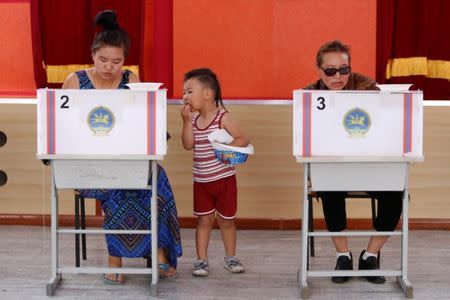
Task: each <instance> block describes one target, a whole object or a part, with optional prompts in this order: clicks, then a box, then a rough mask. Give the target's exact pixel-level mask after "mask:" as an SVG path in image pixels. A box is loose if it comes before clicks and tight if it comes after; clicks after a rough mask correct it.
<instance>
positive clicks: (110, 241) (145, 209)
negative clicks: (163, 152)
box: [76, 70, 182, 267]
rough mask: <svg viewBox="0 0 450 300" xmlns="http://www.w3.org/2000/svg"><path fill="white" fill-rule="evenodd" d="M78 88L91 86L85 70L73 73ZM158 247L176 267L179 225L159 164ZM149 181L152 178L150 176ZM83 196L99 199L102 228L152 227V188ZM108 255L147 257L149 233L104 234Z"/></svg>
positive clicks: (126, 74)
mask: <svg viewBox="0 0 450 300" xmlns="http://www.w3.org/2000/svg"><path fill="white" fill-rule="evenodd" d="M76 75H77V76H78V79H79V81H80V89H94V88H95V87H94V85H93V84H92V82H91V80H90V79H89V77H88V76H87V73H86V71H85V70H82V71H78V72H76ZM129 75H130V71H129V70H125V71H124V72H123V76H122V80H121V82H120V84H119V86H118V88H119V89H126V88H128V87H127V86H126V84H127V83H128V80H129ZM157 182H158V211H159V216H158V247H160V248H164V249H167V252H168V259H169V264H170V265H171V266H173V267H176V266H177V258H178V257H180V256H181V255H182V248H181V236H180V225H179V223H178V217H177V208H176V206H175V198H174V196H173V193H172V188H171V187H170V183H169V179H168V178H167V175H166V172H165V171H164V169H163V168H162V167H161V166H160V165H158V181H157ZM149 184H151V179H149ZM80 193H81V194H82V195H83V196H84V197H86V198H95V199H97V200H98V201H100V203H101V205H102V208H103V212H104V213H105V220H104V222H103V228H104V229H116V230H124V229H127V230H149V229H150V228H151V221H150V216H151V208H150V199H151V196H152V191H151V190H80ZM106 244H107V246H108V252H109V255H112V256H118V257H149V256H150V254H151V244H152V243H151V236H150V235H143V234H107V235H106Z"/></svg>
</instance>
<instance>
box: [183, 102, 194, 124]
mask: <svg viewBox="0 0 450 300" xmlns="http://www.w3.org/2000/svg"><path fill="white" fill-rule="evenodd" d="M181 117H182V118H183V121H185V122H187V121H189V122H190V121H191V120H192V113H191V106H190V105H189V104H188V103H185V104H184V105H183V106H182V107H181Z"/></svg>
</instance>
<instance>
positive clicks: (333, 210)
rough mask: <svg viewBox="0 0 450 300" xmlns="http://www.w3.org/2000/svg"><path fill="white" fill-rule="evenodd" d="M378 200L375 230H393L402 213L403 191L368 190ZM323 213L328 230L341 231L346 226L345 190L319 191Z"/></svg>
mask: <svg viewBox="0 0 450 300" xmlns="http://www.w3.org/2000/svg"><path fill="white" fill-rule="evenodd" d="M368 193H369V194H370V195H371V196H372V197H374V198H376V199H377V200H378V208H377V218H376V219H375V222H374V228H375V230H376V231H394V230H395V228H396V227H397V224H398V221H399V220H400V215H401V213H402V198H403V192H397V191H396V192H368ZM319 196H320V198H321V199H322V207H323V214H324V216H325V222H326V223H327V229H328V231H342V230H344V229H346V228H347V214H346V211H345V198H346V196H347V192H320V193H319Z"/></svg>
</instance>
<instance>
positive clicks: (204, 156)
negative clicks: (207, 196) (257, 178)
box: [192, 109, 235, 182]
mask: <svg viewBox="0 0 450 300" xmlns="http://www.w3.org/2000/svg"><path fill="white" fill-rule="evenodd" d="M225 113H226V111H225V110H223V109H219V111H218V112H217V114H216V117H215V118H214V120H213V121H212V122H211V124H209V126H208V127H206V128H198V126H197V121H198V118H199V116H200V115H197V116H193V117H192V128H193V130H194V140H195V143H194V168H193V171H194V172H193V173H194V181H196V182H211V181H215V180H219V179H222V178H225V177H229V176H232V175H234V174H235V170H234V167H233V166H230V165H227V164H224V163H223V162H221V161H220V160H218V159H217V158H216V156H215V155H214V149H213V147H212V144H211V143H210V142H209V140H208V135H209V134H210V133H211V132H213V131H214V130H218V129H220V121H221V119H222V117H223V115H224V114H225Z"/></svg>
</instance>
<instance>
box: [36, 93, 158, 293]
mask: <svg viewBox="0 0 450 300" xmlns="http://www.w3.org/2000/svg"><path fill="white" fill-rule="evenodd" d="M166 102H167V96H166V90H57V89H40V90H38V106H37V122H38V123H37V141H38V153H37V158H39V159H48V160H51V168H52V193H51V194H52V196H51V198H52V199H51V203H52V215H51V237H52V238H51V241H52V245H51V249H52V251H51V252H52V257H51V270H52V277H51V278H50V280H49V282H48V283H47V286H46V293H47V295H49V296H50V295H53V292H54V290H55V288H56V286H57V284H58V282H59V281H60V279H61V275H62V274H63V273H100V274H101V273H121V274H152V280H151V286H150V287H151V292H152V295H154V296H155V295H156V293H157V285H158V263H157V247H158V245H157V244H158V242H157V234H152V233H154V232H158V224H157V219H158V208H157V203H156V202H157V201H156V199H157V180H156V178H157V163H156V161H157V160H162V159H163V157H164V155H165V154H166V148H167V144H166V115H167V112H166ZM150 161H151V162H150ZM150 178H151V179H152V180H151V182H149V180H150ZM58 188H74V189H79V188H92V189H150V188H151V190H152V200H151V230H106V229H58V191H57V189H58ZM61 233H69V234H80V233H85V234H99V233H100V234H103V233H104V234H108V233H109V234H152V250H151V258H152V268H101V267H100V268H97V267H75V268H70V267H61V266H59V264H58V251H59V249H58V234H61Z"/></svg>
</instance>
